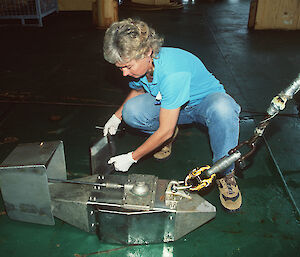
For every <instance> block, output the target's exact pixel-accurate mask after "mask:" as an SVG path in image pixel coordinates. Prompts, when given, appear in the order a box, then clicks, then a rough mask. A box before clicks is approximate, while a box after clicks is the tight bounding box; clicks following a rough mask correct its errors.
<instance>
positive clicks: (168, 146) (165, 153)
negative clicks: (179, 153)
mask: <svg viewBox="0 0 300 257" xmlns="http://www.w3.org/2000/svg"><path fill="white" fill-rule="evenodd" d="M178 131H179V129H178V127H177V126H176V128H175V131H174V134H173V136H172V137H171V138H170V139H168V140H167V142H165V143H164V144H163V145H162V148H161V149H160V150H159V151H158V152H156V153H155V154H153V157H154V158H155V159H156V160H159V161H162V160H165V159H166V158H168V157H170V155H171V152H172V143H173V142H174V140H175V138H176V136H177V134H178Z"/></svg>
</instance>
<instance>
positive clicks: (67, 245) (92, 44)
mask: <svg viewBox="0 0 300 257" xmlns="http://www.w3.org/2000/svg"><path fill="white" fill-rule="evenodd" d="M249 2H250V0H223V1H222V0H219V1H215V3H211V2H210V1H199V0H198V1H186V2H185V4H184V9H182V10H165V11H157V12H153V11H152V12H150V11H137V10H132V9H128V8H122V7H121V8H120V10H119V15H120V17H121V18H123V17H129V16H135V17H137V16H138V17H140V18H141V19H143V20H145V21H147V22H149V23H150V24H152V26H153V27H155V28H156V29H157V30H158V31H159V32H160V33H161V34H163V35H164V36H165V39H166V44H165V45H170V46H175V47H181V48H184V49H186V50H189V51H191V52H193V53H194V54H196V55H198V56H199V57H200V58H201V59H202V61H203V62H204V63H205V64H206V66H207V68H208V69H209V70H210V71H212V72H213V73H214V74H215V76H216V77H217V78H219V79H220V80H221V81H222V82H223V84H224V85H225V87H226V89H227V91H228V92H229V93H230V94H231V95H232V96H233V97H234V98H235V99H236V100H237V101H238V102H239V104H240V105H241V106H242V109H243V111H242V113H241V135H240V141H243V140H246V139H248V138H250V137H251V136H252V134H253V129H254V127H255V124H256V122H257V121H259V120H260V119H261V118H262V116H260V115H261V114H263V113H264V112H265V111H266V109H267V108H268V106H269V103H270V101H271V99H272V98H273V96H275V95H276V94H278V93H279V92H280V91H281V90H282V89H284V88H285V87H286V86H287V85H288V84H289V82H290V81H292V80H293V79H294V78H295V77H296V76H297V74H298V73H299V72H300V69H299V67H300V57H299V51H300V47H299V46H300V31H248V30H247V22H248V13H249ZM103 34H104V32H103V31H101V30H96V29H95V28H94V27H93V25H92V16H91V13H89V12H61V13H59V14H53V15H50V16H49V17H46V18H45V19H44V27H43V28H32V27H31V28H20V27H16V26H10V27H5V26H1V27H0V37H1V40H0V57H1V62H0V161H2V160H4V158H5V157H6V156H7V155H8V153H9V152H10V151H11V150H12V149H13V148H14V147H15V146H16V145H17V144H18V143H31V142H40V141H51V140H62V141H63V142H64V148H65V155H66V164H67V171H68V178H78V177H82V176H86V175H89V174H90V167H89V152H88V149H89V146H90V145H91V142H93V141H94V140H95V138H97V137H99V131H97V130H95V129H94V126H95V125H96V124H98V125H104V123H105V121H106V120H107V119H108V118H109V117H110V116H111V114H112V113H113V112H114V110H115V109H116V108H117V106H118V105H119V104H120V103H121V102H122V99H123V97H124V95H125V94H126V92H127V90H128V89H127V86H126V80H125V79H123V78H122V77H121V74H120V73H119V72H118V71H117V70H116V69H114V68H113V67H112V66H111V65H109V64H107V63H105V62H104V60H103V57H102V50H101V45H102V39H103ZM296 106H297V105H296V102H295V101H293V100H291V101H290V102H288V106H287V108H286V110H284V111H283V113H284V114H289V115H286V116H282V115H281V116H277V117H276V118H275V119H274V120H273V122H272V123H271V124H270V126H269V127H268V128H267V130H266V133H265V141H264V140H262V141H261V143H260V145H259V149H258V150H257V152H256V155H255V158H254V160H253V163H252V165H251V166H250V167H249V168H248V169H247V170H246V171H244V172H243V174H240V178H239V179H238V183H239V186H240V189H241V191H242V194H243V207H242V209H241V211H240V212H239V213H237V214H228V213H225V212H224V211H223V210H222V208H221V205H220V203H219V199H218V192H217V190H216V189H214V190H212V191H211V192H210V193H208V194H206V195H204V198H205V199H206V200H208V201H209V202H211V203H212V204H213V205H215V206H216V208H217V216H216V218H215V219H214V220H212V221H211V222H209V223H207V224H205V225H203V226H202V227H200V228H198V229H196V230H195V231H193V232H192V233H190V234H188V235H186V236H185V237H183V238H182V239H180V240H178V241H176V242H173V243H168V244H155V245H146V246H122V245H110V244H104V243H102V242H100V241H99V240H98V238H97V236H95V235H90V234H87V233H86V232H83V231H81V230H79V229H77V228H75V227H72V226H70V225H68V224H66V223H64V222H62V221H60V220H58V219H56V220H55V221H56V224H55V225H54V226H43V225H37V224H29V223H22V222H17V221H12V220H10V219H9V218H8V217H7V215H6V212H5V209H4V206H3V202H2V201H0V255H1V256H9V257H16V256H18V257H19V256H39V257H40V256H45V257H48V256H49V257H50V256H70V257H71V256H75V257H83V256H95V257H96V256H122V257H123V256H128V257H136V256H155V257H156V256H163V257H173V256H188V257H192V256H194V257H199V256H205V257H206V256H211V257H213V256H243V257H247V256H264V257H266V256H272V257H273V256H281V257H285V256H298V255H299V251H300V225H299V216H298V213H297V208H299V207H300V187H299V183H300V161H299V154H300V152H299V141H300V135H299V133H300V132H299V131H300V130H299V126H300V123H299V116H298V111H297V108H296ZM143 140H144V137H143V136H141V135H136V134H134V133H132V132H126V133H125V134H124V135H122V136H121V135H120V136H117V137H116V141H117V151H118V153H124V152H128V151H130V150H132V149H134V148H135V147H137V146H138V145H139V144H140V143H141V142H143ZM266 142H267V144H266ZM210 160H211V153H210V149H209V145H208V138H207V135H206V133H205V131H201V130H198V129H197V128H193V127H185V128H181V129H180V132H179V136H178V139H177V140H176V143H175V144H174V149H173V153H172V156H171V158H170V159H169V160H168V161H166V162H162V163H160V162H156V161H154V160H153V159H151V158H148V159H146V160H144V161H142V162H139V163H138V164H137V165H135V166H133V167H132V168H131V169H130V171H129V173H145V174H152V175H157V176H159V178H164V179H176V180H181V179H183V178H184V177H185V176H186V174H187V173H188V172H189V171H190V170H191V169H193V168H194V167H196V166H202V165H203V166H204V165H206V164H210ZM280 172H281V173H282V178H283V179H282V178H281V177H280V175H279V173H280ZM284 183H286V185H287V187H285V186H284ZM288 192H290V194H291V196H292V198H293V199H294V202H293V201H292V200H291V197H290V196H289V194H288ZM298 210H299V209H298Z"/></svg>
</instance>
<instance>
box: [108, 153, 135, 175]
mask: <svg viewBox="0 0 300 257" xmlns="http://www.w3.org/2000/svg"><path fill="white" fill-rule="evenodd" d="M107 163H108V164H114V165H115V170H116V171H122V172H126V171H128V170H129V168H130V166H131V165H132V164H133V163H137V161H136V160H134V159H133V158H132V152H130V153H126V154H121V155H118V156H115V157H111V158H110V159H109V161H108V162H107Z"/></svg>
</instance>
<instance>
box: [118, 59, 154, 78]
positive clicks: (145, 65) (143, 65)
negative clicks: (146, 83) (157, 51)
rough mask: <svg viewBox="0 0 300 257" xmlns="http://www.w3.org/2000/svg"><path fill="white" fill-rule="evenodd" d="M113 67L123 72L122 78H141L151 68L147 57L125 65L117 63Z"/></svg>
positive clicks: (150, 62) (150, 60)
mask: <svg viewBox="0 0 300 257" xmlns="http://www.w3.org/2000/svg"><path fill="white" fill-rule="evenodd" d="M115 65H116V66H117V67H118V68H119V69H120V70H121V71H122V72H123V76H125V77H126V76H131V77H133V78H140V77H143V76H144V75H145V74H146V72H147V71H148V70H149V69H150V68H151V66H152V58H151V57H150V56H148V55H147V56H146V57H144V58H142V59H138V60H131V61H129V62H126V63H119V62H117V63H116V64H115Z"/></svg>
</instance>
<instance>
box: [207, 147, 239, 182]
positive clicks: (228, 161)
mask: <svg viewBox="0 0 300 257" xmlns="http://www.w3.org/2000/svg"><path fill="white" fill-rule="evenodd" d="M241 156H242V155H241V153H240V152H239V151H236V152H235V153H233V154H231V155H229V156H224V157H223V158H221V159H220V160H218V161H217V162H215V164H214V165H213V166H211V168H210V169H208V170H206V171H204V174H205V176H206V177H210V176H211V175H212V174H215V173H220V172H223V171H224V170H225V169H227V168H229V167H230V166H231V165H232V164H233V163H234V162H235V161H237V160H238V159H239V158H241Z"/></svg>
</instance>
